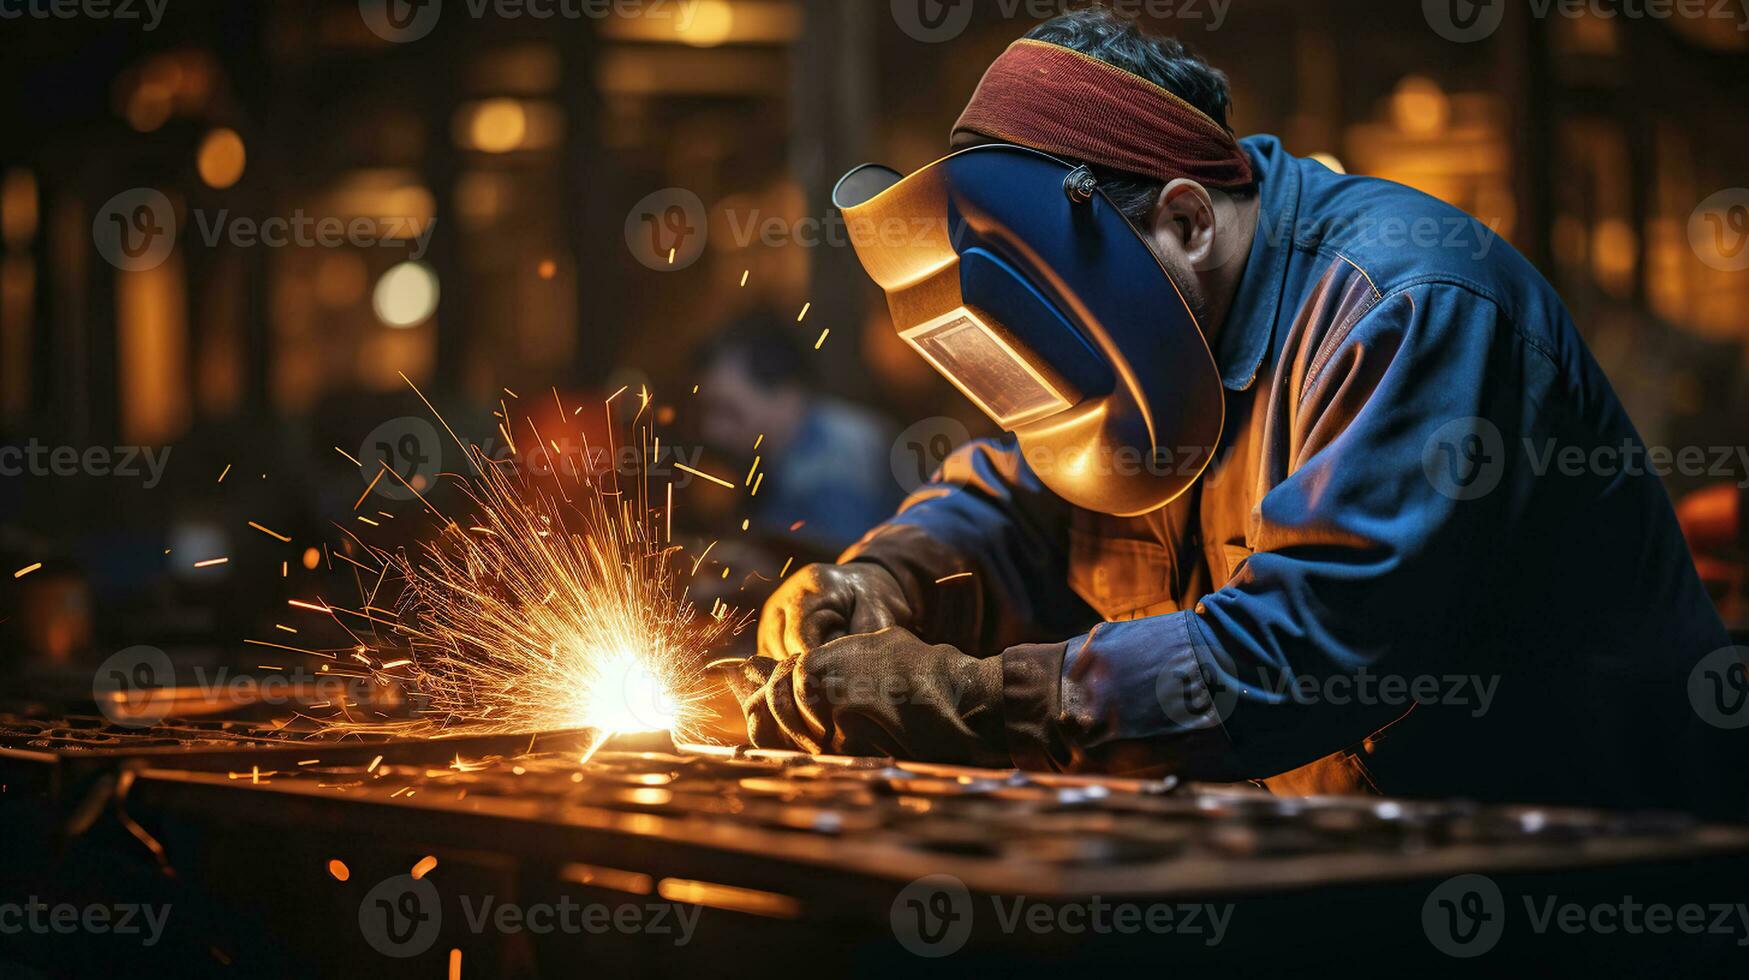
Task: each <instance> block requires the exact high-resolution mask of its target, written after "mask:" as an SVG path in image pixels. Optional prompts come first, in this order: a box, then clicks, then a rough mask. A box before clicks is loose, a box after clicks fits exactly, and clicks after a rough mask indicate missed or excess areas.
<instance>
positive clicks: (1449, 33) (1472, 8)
mask: <svg viewBox="0 0 1749 980" xmlns="http://www.w3.org/2000/svg"><path fill="white" fill-rule="evenodd" d="M1421 12H1422V14H1424V15H1425V16H1426V17H1427V25H1428V26H1429V27H1431V28H1433V31H1434V33H1435V34H1438V35H1439V36H1440V37H1443V38H1445V39H1446V40H1447V41H1455V42H1457V43H1459V44H1469V43H1470V42H1472V41H1481V40H1484V39H1486V38H1489V37H1492V36H1493V34H1494V32H1495V31H1497V30H1499V29H1500V22H1501V21H1502V20H1505V18H1506V3H1505V0H1421Z"/></svg>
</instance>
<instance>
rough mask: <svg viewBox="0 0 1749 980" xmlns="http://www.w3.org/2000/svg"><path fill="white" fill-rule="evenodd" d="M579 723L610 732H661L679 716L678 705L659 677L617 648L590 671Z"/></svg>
mask: <svg viewBox="0 0 1749 980" xmlns="http://www.w3.org/2000/svg"><path fill="white" fill-rule="evenodd" d="M592 673H593V674H594V677H592V678H591V683H589V684H588V685H587V687H586V689H585V693H584V695H583V704H582V705H581V706H580V712H579V719H578V720H579V722H580V723H581V724H582V725H583V726H584V727H587V728H594V729H598V730H600V731H602V732H607V733H611V734H618V733H639V732H664V731H668V730H669V729H671V728H673V727H674V725H675V723H676V722H677V721H678V720H679V718H680V704H679V702H678V701H677V700H676V699H675V697H674V694H673V692H672V691H669V690H668V689H667V687H666V686H664V685H663V683H662V680H661V678H660V677H658V676H657V674H656V672H655V671H653V670H651V669H650V667H649V666H648V665H646V664H644V663H642V662H640V661H639V660H638V658H637V657H635V656H633V655H632V654H630V653H627V652H625V651H620V652H617V653H615V654H614V655H612V656H610V657H608V658H606V659H604V660H603V661H602V662H601V663H600V665H599V666H597V667H596V668H595V670H594V671H593V672H592Z"/></svg>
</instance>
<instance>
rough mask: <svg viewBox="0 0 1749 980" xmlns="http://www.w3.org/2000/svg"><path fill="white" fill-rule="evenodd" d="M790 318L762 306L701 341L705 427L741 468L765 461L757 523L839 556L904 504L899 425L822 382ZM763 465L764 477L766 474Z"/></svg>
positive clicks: (708, 444) (714, 451) (708, 439)
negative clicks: (896, 468)
mask: <svg viewBox="0 0 1749 980" xmlns="http://www.w3.org/2000/svg"><path fill="white" fill-rule="evenodd" d="M807 353H808V352H807V351H806V350H805V349H804V347H803V345H802V343H801V341H800V339H799V337H798V335H797V333H796V326H795V324H794V322H793V318H792V319H791V321H789V322H786V321H785V320H784V319H783V318H781V317H779V316H777V315H776V314H773V313H770V312H764V311H761V312H755V313H751V314H747V315H745V316H742V317H740V318H739V319H737V320H735V321H733V322H731V323H730V324H729V325H728V326H727V327H726V328H725V329H723V330H722V331H721V332H719V333H718V334H716V335H715V336H714V337H712V338H711V339H710V340H709V341H708V342H706V343H705V345H704V346H703V347H702V348H701V349H700V350H699V352H698V356H697V362H698V378H699V399H700V406H699V408H700V412H699V422H698V425H699V433H700V435H701V436H702V437H703V439H704V443H705V448H706V449H707V450H708V451H709V453H710V455H711V458H713V459H723V460H726V461H728V462H729V463H730V464H732V465H733V466H734V467H735V469H736V475H737V476H740V475H743V474H746V473H748V472H749V471H750V470H752V467H753V463H754V460H755V459H757V460H758V461H759V470H758V471H757V472H754V473H753V476H752V477H751V478H750V479H752V480H756V481H760V482H759V493H758V495H757V496H756V497H755V498H754V499H753V501H752V508H753V510H752V515H751V518H750V519H751V522H752V529H753V530H754V531H755V532H758V533H761V534H765V535H768V536H783V537H789V538H792V539H793V540H794V542H795V543H796V544H797V545H799V546H801V547H802V548H803V549H805V550H806V551H807V552H809V553H815V554H824V555H830V556H832V557H836V556H837V554H838V552H840V551H842V550H844V549H845V548H847V547H849V546H850V545H851V544H852V543H853V542H855V541H856V539H857V538H860V537H861V536H862V535H863V534H864V533H865V532H867V531H868V529H869V528H871V527H874V526H875V525H876V524H879V523H880V522H881V521H883V520H885V519H886V518H887V516H888V515H890V514H891V513H892V512H893V508H894V507H895V506H897V504H898V502H899V499H900V493H899V485H898V484H897V483H896V482H895V481H894V480H893V478H892V476H891V472H890V471H891V467H890V465H889V464H888V457H889V455H890V453H891V450H892V443H893V433H892V432H891V431H890V430H889V428H888V426H887V425H886V424H885V423H884V422H883V421H882V420H881V418H880V417H879V416H877V415H875V414H874V413H873V412H870V411H868V410H867V409H863V408H860V407H857V406H855V405H852V404H850V403H849V402H845V401H841V400H839V399H836V398H832V397H830V396H827V395H825V394H822V393H820V392H819V391H817V390H815V388H814V387H813V384H812V382H811V381H810V378H809V376H808V362H807V360H806V354H807ZM761 474H763V480H761Z"/></svg>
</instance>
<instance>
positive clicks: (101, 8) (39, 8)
mask: <svg viewBox="0 0 1749 980" xmlns="http://www.w3.org/2000/svg"><path fill="white" fill-rule="evenodd" d="M169 5H170V0H0V20H21V19H24V18H30V19H32V20H115V21H126V20H137V21H139V22H140V30H142V31H155V30H157V29H158V25H159V24H161V23H163V21H164V8H165V7H168V6H169Z"/></svg>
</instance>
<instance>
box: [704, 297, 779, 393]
mask: <svg viewBox="0 0 1749 980" xmlns="http://www.w3.org/2000/svg"><path fill="white" fill-rule="evenodd" d="M725 361H733V362H734V363H735V364H737V365H738V366H739V367H740V368H741V369H742V370H744V371H746V372H747V376H748V377H750V378H752V379H753V380H754V382H755V383H757V384H758V385H759V386H760V387H761V388H766V389H775V388H783V387H788V386H791V385H801V384H803V383H804V379H805V378H806V376H807V358H806V355H805V353H804V352H803V350H802V345H801V342H800V341H799V340H797V339H796V333H795V325H794V324H793V323H790V322H787V321H786V320H785V319H784V318H783V317H782V316H779V315H778V314H776V313H774V312H771V311H769V310H755V311H753V312H750V313H744V314H742V315H740V316H738V317H736V318H735V319H733V320H731V321H729V323H728V324H727V325H726V326H724V327H723V329H721V330H719V331H717V333H715V334H713V335H712V336H711V337H710V338H709V339H707V340H706V341H705V342H704V343H703V344H700V345H699V347H698V350H697V351H696V352H695V353H694V354H693V363H694V364H695V365H696V366H697V367H699V368H700V369H707V368H710V367H711V366H713V365H715V364H719V363H722V362H725Z"/></svg>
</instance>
